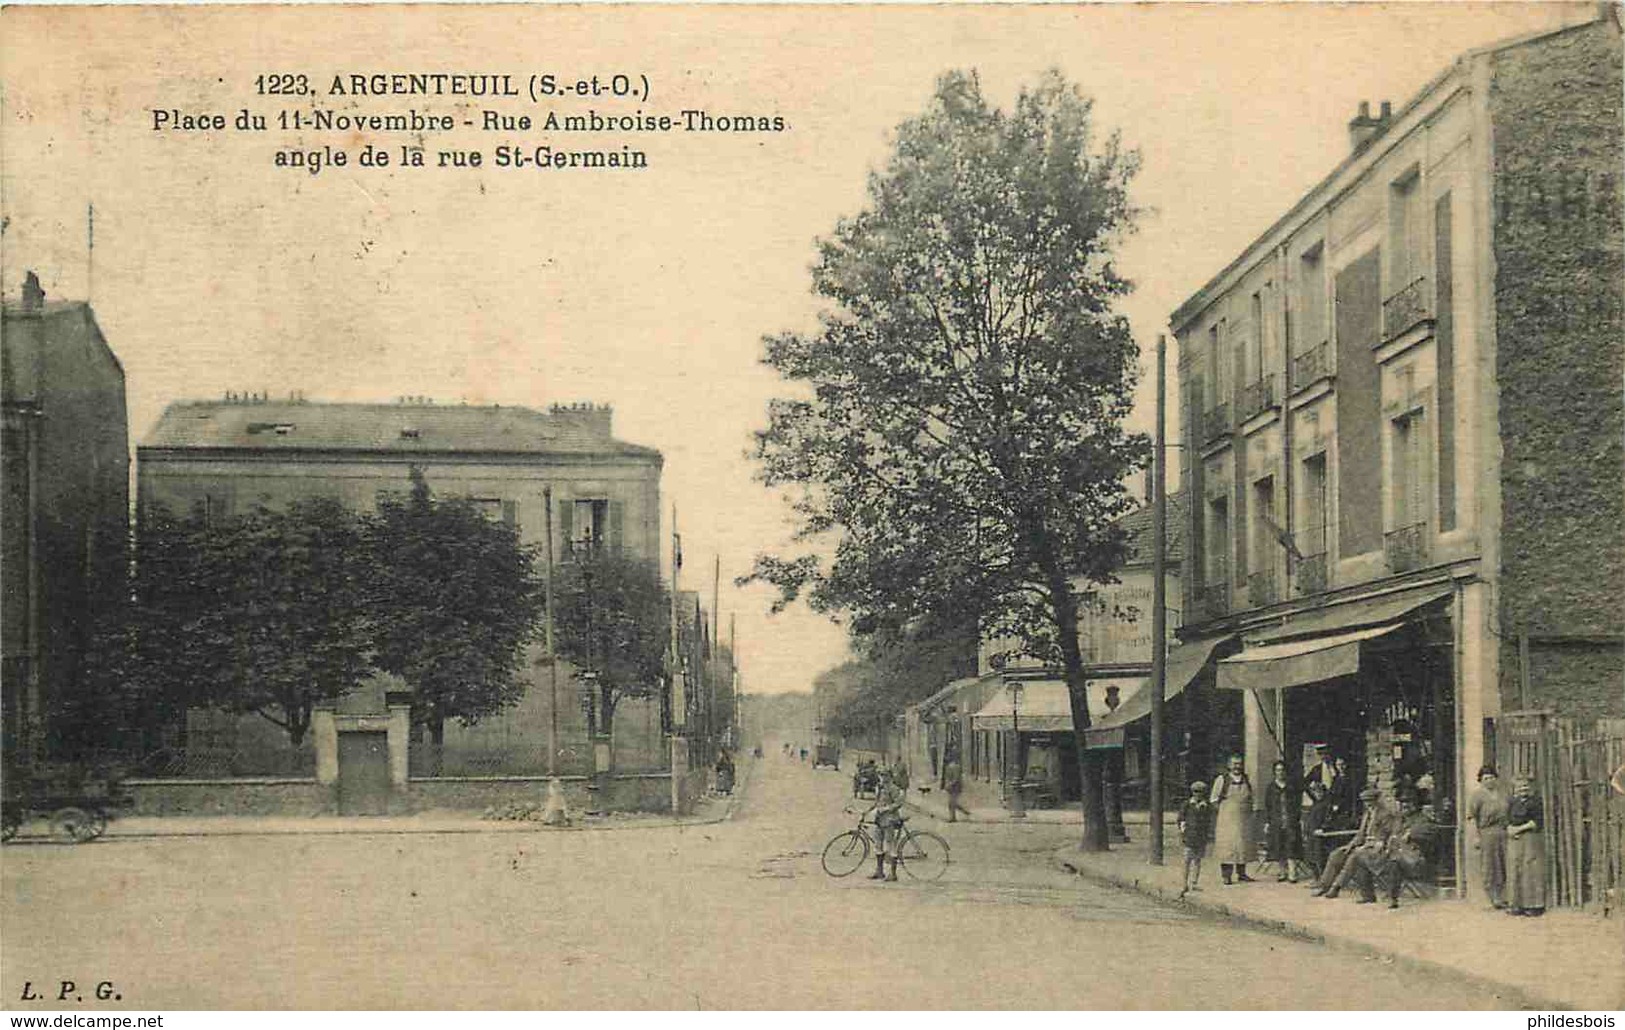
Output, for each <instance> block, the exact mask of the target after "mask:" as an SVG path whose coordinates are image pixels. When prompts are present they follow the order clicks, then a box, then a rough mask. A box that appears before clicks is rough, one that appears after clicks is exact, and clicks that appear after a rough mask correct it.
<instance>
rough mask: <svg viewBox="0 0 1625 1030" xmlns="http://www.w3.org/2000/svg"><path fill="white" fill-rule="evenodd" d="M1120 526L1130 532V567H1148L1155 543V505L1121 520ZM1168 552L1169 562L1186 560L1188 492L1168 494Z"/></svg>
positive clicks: (1128, 562) (1134, 512)
mask: <svg viewBox="0 0 1625 1030" xmlns="http://www.w3.org/2000/svg"><path fill="white" fill-rule="evenodd" d="M1117 524H1118V525H1119V526H1122V527H1123V530H1124V531H1125V532H1127V533H1128V548H1129V553H1128V559H1127V561H1126V563H1125V564H1128V565H1146V564H1149V563H1150V562H1151V549H1152V545H1153V544H1154V543H1155V540H1154V539H1153V537H1152V536H1151V505H1149V504H1144V505H1141V506H1140V507H1138V508H1136V509H1134V510H1133V511H1131V512H1129V513H1128V514H1127V515H1124V516H1122V517H1120V518H1119V519H1118V520H1117ZM1166 530H1167V534H1168V552H1167V555H1166V557H1167V560H1168V561H1169V562H1177V561H1181V560H1182V559H1183V558H1184V557H1185V492H1184V491H1183V490H1179V491H1175V492H1174V493H1171V494H1169V495H1168V519H1167V527H1166Z"/></svg>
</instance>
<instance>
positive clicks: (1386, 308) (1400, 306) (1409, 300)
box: [1382, 275, 1433, 341]
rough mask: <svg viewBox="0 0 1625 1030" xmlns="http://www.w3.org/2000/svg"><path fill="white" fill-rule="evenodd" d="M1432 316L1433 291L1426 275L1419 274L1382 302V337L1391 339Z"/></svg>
mask: <svg viewBox="0 0 1625 1030" xmlns="http://www.w3.org/2000/svg"><path fill="white" fill-rule="evenodd" d="M1432 318H1433V293H1432V291H1431V290H1429V289H1428V280H1427V276H1425V275H1420V276H1417V277H1416V278H1415V279H1413V280H1411V281H1410V282H1409V283H1406V284H1405V285H1404V286H1403V287H1401V288H1400V290H1399V291H1398V292H1397V293H1395V294H1394V295H1393V296H1391V297H1389V298H1388V299H1387V300H1385V301H1383V302H1382V338H1383V340H1385V341H1386V340H1392V339H1393V338H1394V337H1396V336H1398V335H1399V334H1400V333H1403V332H1405V331H1406V330H1407V329H1411V328H1413V327H1415V326H1417V325H1420V324H1421V323H1423V322H1426V321H1429V320H1431V319H1432Z"/></svg>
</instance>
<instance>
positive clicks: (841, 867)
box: [823, 830, 869, 876]
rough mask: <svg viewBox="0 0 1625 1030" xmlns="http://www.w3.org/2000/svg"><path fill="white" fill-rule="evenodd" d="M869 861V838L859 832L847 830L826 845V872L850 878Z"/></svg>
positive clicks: (824, 859) (824, 861) (824, 860)
mask: <svg viewBox="0 0 1625 1030" xmlns="http://www.w3.org/2000/svg"><path fill="white" fill-rule="evenodd" d="M868 860H869V838H868V837H865V836H864V835H863V834H861V833H859V832H858V831H857V830H847V831H846V832H845V833H843V834H840V835H839V836H837V837H836V838H835V839H834V840H832V841H830V842H829V843H828V844H825V845H824V857H823V863H824V872H826V873H828V874H829V875H831V876H850V875H852V874H853V873H855V872H857V871H858V870H859V869H861V868H863V863H864V862H866V861H868Z"/></svg>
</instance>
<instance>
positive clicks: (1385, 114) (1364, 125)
mask: <svg viewBox="0 0 1625 1030" xmlns="http://www.w3.org/2000/svg"><path fill="white" fill-rule="evenodd" d="M1393 120H1394V105H1393V104H1391V103H1389V102H1388V101H1386V100H1384V101H1383V102H1382V112H1381V113H1380V114H1379V115H1378V116H1377V117H1375V118H1373V117H1371V102H1370V101H1368V100H1362V101H1360V113H1359V114H1357V115H1355V116H1354V117H1353V118H1351V119H1349V149H1350V150H1351V151H1353V152H1354V153H1356V154H1358V153H1359V152H1360V151H1362V150H1364V149H1365V148H1366V147H1368V146H1370V145H1371V141H1372V140H1374V139H1376V138H1377V137H1378V136H1380V135H1382V134H1383V133H1384V132H1386V131H1387V129H1388V124H1389V123H1390V122H1392V121H1393Z"/></svg>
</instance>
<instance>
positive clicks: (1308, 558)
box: [1297, 552, 1326, 595]
mask: <svg viewBox="0 0 1625 1030" xmlns="http://www.w3.org/2000/svg"><path fill="white" fill-rule="evenodd" d="M1297 579H1298V593H1299V595H1307V594H1318V593H1321V592H1322V591H1324V590H1325V589H1326V554H1325V552H1321V553H1320V554H1306V555H1304V556H1303V557H1302V558H1299V559H1298V567H1297Z"/></svg>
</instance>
